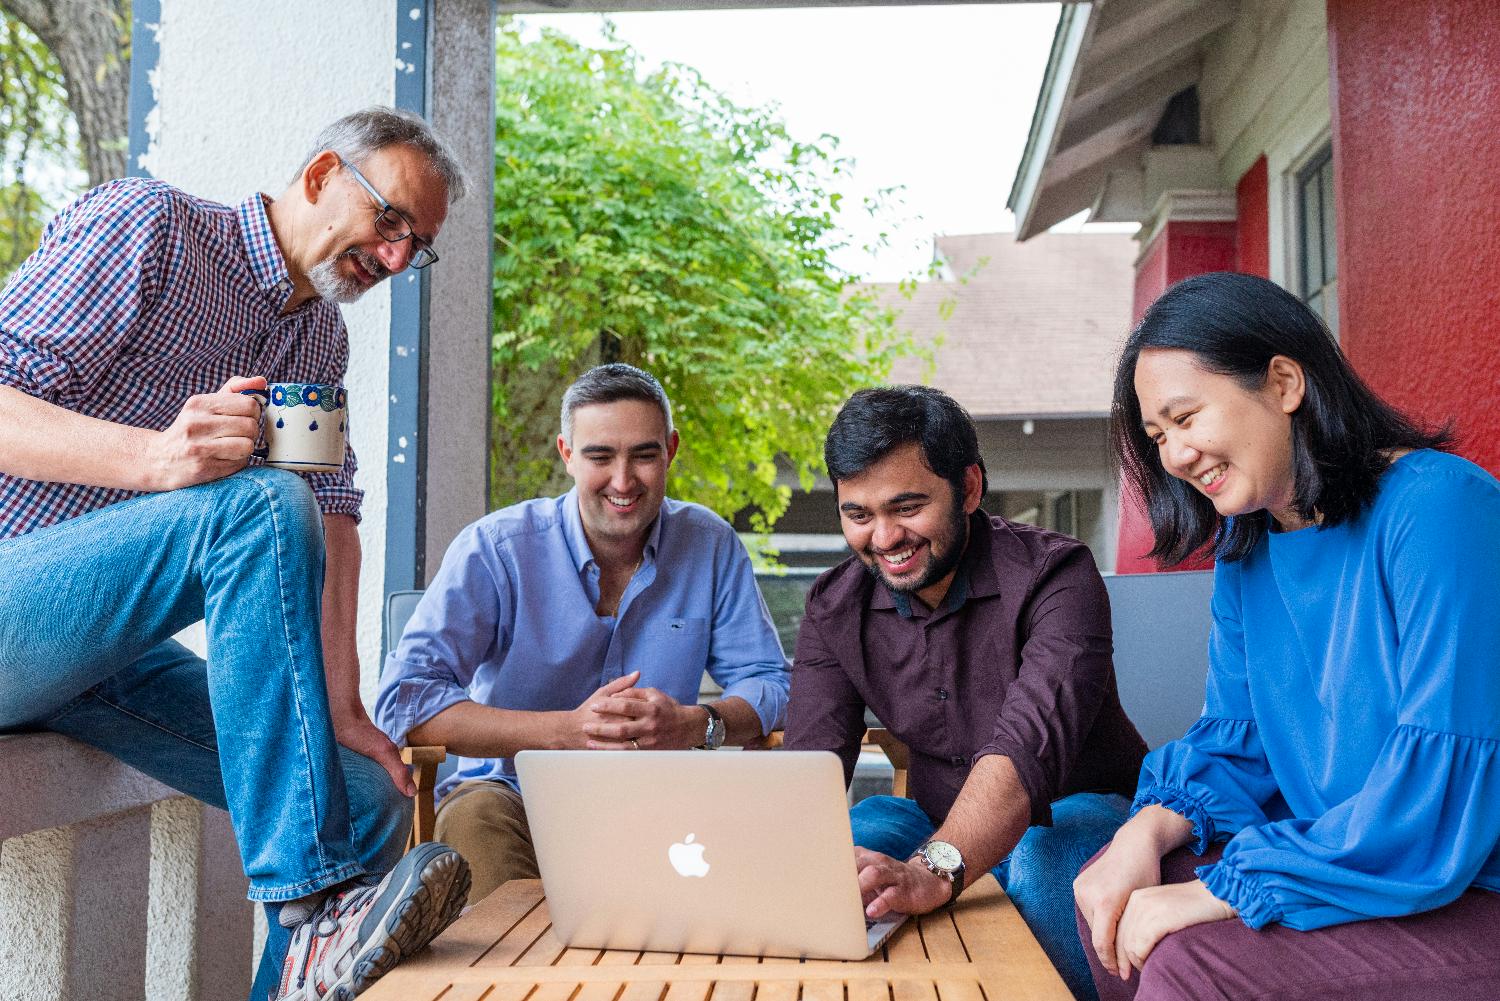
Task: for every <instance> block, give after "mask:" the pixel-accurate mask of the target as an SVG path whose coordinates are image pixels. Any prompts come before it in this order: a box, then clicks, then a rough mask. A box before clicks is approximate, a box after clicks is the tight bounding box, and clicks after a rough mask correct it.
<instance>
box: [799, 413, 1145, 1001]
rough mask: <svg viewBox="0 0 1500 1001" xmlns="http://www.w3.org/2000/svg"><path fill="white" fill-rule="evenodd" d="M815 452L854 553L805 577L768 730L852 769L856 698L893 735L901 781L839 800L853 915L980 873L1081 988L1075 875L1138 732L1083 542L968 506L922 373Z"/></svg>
mask: <svg viewBox="0 0 1500 1001" xmlns="http://www.w3.org/2000/svg"><path fill="white" fill-rule="evenodd" d="M824 459H825V461H826V463H827V466H828V474H829V477H830V478H831V479H832V480H833V483H834V489H835V492H836V496H837V499H838V504H839V519H840V522H841V524H842V526H843V530H844V538H845V540H846V541H847V542H848V543H849V548H850V549H852V550H853V551H854V557H853V558H851V559H849V560H846V561H845V562H843V563H841V564H840V565H839V566H837V567H834V568H833V569H832V570H830V571H828V572H827V573H826V574H824V575H823V576H822V577H820V578H819V579H818V581H817V583H816V584H814V585H813V589H812V591H811V593H810V594H809V595H808V599H807V614H806V616H805V618H804V619H803V621H802V627H801V632H800V634H799V635H798V638H797V653H796V659H795V662H794V664H793V669H792V697H791V704H790V706H789V708H788V714H787V727H786V746H787V747H789V748H794V749H799V750H812V749H819V750H831V751H834V752H836V753H837V754H838V755H839V756H840V757H841V758H843V761H844V774H845V778H846V779H848V778H850V777H852V775H853V771H854V762H855V759H856V757H857V755H858V753H859V745H860V741H861V737H862V735H863V733H864V730H865V710H866V709H867V708H868V709H869V710H871V711H873V712H874V714H875V716H876V717H877V718H878V719H879V720H880V722H881V723H882V725H884V726H885V727H887V728H888V729H890V730H891V731H892V732H893V733H894V734H895V735H896V736H897V737H899V738H900V739H901V740H902V741H904V742H905V743H906V745H907V746H908V747H909V748H910V750H911V763H910V775H909V788H910V792H911V796H912V799H898V798H895V797H891V796H877V797H873V798H871V799H867V800H864V801H863V802H861V803H859V804H858V805H856V806H855V807H854V809H853V810H852V811H851V813H850V820H851V823H852V825H853V828H854V839H855V843H856V844H857V845H859V846H861V847H860V848H859V849H858V850H857V854H858V862H859V869H860V877H859V878H860V886H861V888H862V889H863V891H864V893H865V898H866V902H867V904H868V913H869V915H870V916H871V917H879V916H880V915H881V914H884V913H885V912H886V911H888V910H896V911H904V912H906V913H917V914H921V913H925V912H927V911H931V910H934V909H936V908H938V907H941V906H943V905H945V904H947V903H949V902H950V901H951V900H953V899H955V898H956V897H957V896H958V894H959V893H960V892H961V891H962V890H963V888H964V886H965V885H966V884H967V883H969V882H972V881H973V880H975V879H977V878H979V877H980V876H982V875H983V874H984V873H985V872H986V871H987V870H990V869H993V870H994V873H995V876H996V878H997V879H998V880H999V881H1000V883H1001V885H1002V886H1004V887H1005V889H1006V891H1007V892H1008V893H1009V894H1010V896H1011V899H1012V900H1014V901H1015V903H1016V907H1017V909H1018V910H1019V911H1020V912H1021V915H1022V917H1024V918H1025V919H1026V921H1027V923H1028V924H1029V925H1030V927H1031V929H1032V931H1033V932H1034V933H1035V934H1036V936H1037V938H1038V940H1039V941H1040V942H1041V944H1042V948H1043V949H1044V950H1045V951H1046V953H1047V955H1048V957H1049V958H1050V959H1051V960H1052V962H1053V964H1054V965H1055V966H1057V967H1058V971H1059V972H1060V973H1061V974H1062V975H1063V979H1064V980H1065V981H1066V982H1067V984H1068V986H1069V987H1070V988H1071V989H1072V990H1073V992H1074V993H1075V994H1076V995H1078V996H1079V997H1085V998H1088V997H1093V996H1094V988H1093V982H1092V980H1091V979H1090V977H1089V972H1088V965H1087V962H1086V960H1085V959H1084V955H1083V950H1082V948H1081V946H1080V945H1079V942H1078V935H1077V931H1076V928H1075V926H1074V920H1073V896H1072V882H1073V877H1074V876H1076V875H1077V873H1078V870H1079V868H1080V867H1081V866H1082V864H1083V863H1084V862H1085V861H1087V860H1088V858H1089V857H1090V856H1091V855H1093V854H1094V853H1095V852H1096V851H1098V850H1099V849H1100V848H1101V847H1103V846H1104V844H1105V843H1106V842H1108V841H1109V839H1110V837H1111V836H1113V834H1114V831H1115V829H1116V828H1118V827H1119V826H1120V824H1121V823H1122V822H1123V821H1124V819H1125V813H1126V809H1127V807H1128V802H1129V801H1128V800H1127V799H1126V796H1128V795H1129V794H1130V793H1132V792H1133V791H1134V789H1135V781H1136V774H1137V772H1138V771H1139V770H1140V764H1141V757H1142V755H1143V754H1144V753H1145V750H1146V747H1145V743H1144V742H1143V741H1142V740H1141V737H1140V734H1138V733H1137V732H1136V729H1135V727H1134V726H1133V725H1132V724H1131V722H1130V720H1129V718H1127V717H1126V715H1125V712H1124V710H1123V709H1122V708H1121V706H1120V699H1119V694H1118V692H1117V690H1116V687H1115V676H1114V667H1113V664H1112V663H1111V660H1110V654H1111V642H1110V622H1109V598H1108V596H1107V594H1106V593H1105V590H1104V582H1103V580H1101V579H1100V577H1099V571H1098V570H1097V569H1096V568H1095V566H1094V561H1093V558H1092V557H1091V556H1090V555H1089V551H1088V549H1087V548H1086V547H1085V546H1084V545H1083V544H1082V543H1081V542H1079V541H1077V540H1076V539H1072V538H1069V537H1067V536H1064V535H1059V534H1057V533H1055V532H1048V531H1044V530H1042V529H1039V528H1034V527H1032V526H1029V525H1021V524H1016V523H1014V522H1009V521H1006V520H1005V519H1004V518H998V517H991V516H990V515H987V514H985V513H984V512H983V511H981V510H980V509H979V503H980V500H981V499H982V498H983V496H984V493H985V490H986V488H987V486H988V482H987V478H986V475H985V469H984V461H983V460H982V459H981V457H980V454H979V442H978V437H977V435H976V433H975V430H974V423H973V421H972V420H970V418H969V415H968V414H967V413H966V412H965V411H964V409H963V408H962V407H960V406H959V405H958V404H957V403H956V402H955V401H954V400H952V399H951V398H950V397H948V396H946V395H944V394H943V393H941V392H939V391H938V390H935V389H930V388H926V387H921V386H900V387H895V388H888V389H866V390H861V391H860V392H858V393H855V394H854V396H852V397H851V398H850V399H849V401H848V402H847V403H845V404H844V406H843V408H842V409H841V410H840V411H839V414H838V416H837V417H836V418H835V419H834V422H833V426H832V427H831V428H830V429H829V432H828V439H827V442H826V444H825V446H824Z"/></svg>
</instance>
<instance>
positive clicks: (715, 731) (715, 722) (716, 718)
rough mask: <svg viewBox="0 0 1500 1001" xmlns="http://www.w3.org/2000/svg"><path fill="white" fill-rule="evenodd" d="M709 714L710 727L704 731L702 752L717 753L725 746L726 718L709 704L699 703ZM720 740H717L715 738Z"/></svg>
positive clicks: (700, 747) (700, 745)
mask: <svg viewBox="0 0 1500 1001" xmlns="http://www.w3.org/2000/svg"><path fill="white" fill-rule="evenodd" d="M699 705H701V706H703V708H704V709H705V710H707V712H708V725H707V727H705V729H704V731H703V743H701V744H699V745H698V747H699V749H700V750H707V751H716V750H718V749H719V748H720V747H722V746H723V744H724V732H725V726H724V717H723V716H721V715H719V710H717V709H715V708H714V707H713V706H711V705H709V704H708V703H707V702H702V703H699ZM715 737H717V738H718V739H717V740H715V739H714V738H715Z"/></svg>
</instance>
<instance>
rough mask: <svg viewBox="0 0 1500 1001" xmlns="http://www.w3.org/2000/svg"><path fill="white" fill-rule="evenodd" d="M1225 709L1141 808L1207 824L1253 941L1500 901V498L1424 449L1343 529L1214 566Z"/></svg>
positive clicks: (1206, 876) (1493, 488) (1486, 479)
mask: <svg viewBox="0 0 1500 1001" xmlns="http://www.w3.org/2000/svg"><path fill="white" fill-rule="evenodd" d="M1213 619H1214V623H1213V633H1212V638H1211V640H1210V649H1209V678H1208V698H1207V702H1206V704H1205V707H1204V712H1203V718H1202V719H1200V720H1199V721H1198V722H1197V723H1196V724H1195V725H1194V726H1193V728H1192V729H1191V730H1189V731H1188V733H1187V735H1186V736H1185V737H1183V738H1182V739H1181V740H1178V741H1173V742H1172V743H1169V744H1167V745H1165V746H1163V747H1161V748H1159V749H1157V750H1156V751H1154V752H1152V754H1150V755H1149V756H1148V757H1147V759H1146V762H1145V765H1144V767H1143V768H1142V772H1141V783H1140V787H1139V789H1138V792H1137V794H1136V800H1135V809H1137V810H1139V809H1140V808H1141V807H1143V806H1145V805H1147V804H1151V803H1160V804H1162V805H1163V806H1166V807H1167V808H1169V809H1171V810H1174V811H1176V812H1177V813H1180V814H1182V815H1183V816H1184V817H1186V818H1187V819H1189V820H1190V821H1192V824H1193V833H1194V836H1195V839H1196V850H1197V851H1198V852H1199V853H1202V852H1203V851H1204V850H1205V849H1206V848H1207V846H1208V845H1209V844H1210V843H1211V842H1213V841H1216V840H1220V839H1223V838H1228V839H1229V843H1228V844H1227V845H1226V846H1225V849H1224V854H1223V858H1222V860H1221V861H1220V862H1218V863H1216V864H1214V865H1211V866H1203V867H1201V868H1200V869H1199V870H1198V875H1199V877H1200V878H1201V879H1203V881H1204V882H1205V884H1207V886H1208V889H1209V890H1210V891H1211V892H1212V893H1213V894H1214V895H1215V896H1216V897H1218V898H1220V899H1221V900H1224V901H1226V902H1228V903H1229V904H1231V905H1232V906H1234V907H1235V908H1236V909H1238V911H1239V912H1240V916H1241V917H1242V918H1243V920H1244V921H1245V923H1246V924H1248V925H1249V926H1250V927H1252V928H1259V927H1261V926H1263V925H1266V924H1269V923H1273V922H1280V923H1282V924H1284V925H1286V926H1287V927H1290V928H1296V929H1300V930H1304V931H1305V930H1311V929H1314V928H1322V927H1326V926H1328V925H1335V924H1341V923H1343V922H1347V921H1357V920H1361V919H1364V918H1373V917H1393V916H1399V915H1404V914H1413V913H1417V912H1420V911H1425V910H1430V909H1432V908H1435V907H1440V906H1442V905H1443V904H1446V903H1449V902H1450V901H1453V900H1455V899H1456V898H1457V897H1458V896H1459V895H1460V894H1461V893H1463V892H1464V891H1465V890H1467V889H1468V888H1469V887H1471V886H1475V887H1481V888H1484V889H1487V890H1496V891H1500V483H1497V482H1496V481H1495V479H1494V477H1492V476H1490V475H1489V474H1488V473H1486V472H1485V471H1484V470H1482V469H1480V468H1479V467H1478V466H1475V465H1473V464H1472V463H1470V462H1467V461H1465V460H1463V459H1460V458H1458V457H1456V456H1452V455H1447V454H1443V453H1439V452H1433V451H1426V450H1424V451H1417V452H1412V453H1410V454H1408V455H1405V456H1403V457H1402V458H1400V459H1398V460H1397V461H1396V462H1394V463H1393V464H1392V465H1391V466H1390V468H1388V469H1387V470H1386V472H1385V473H1384V474H1383V475H1382V476H1381V478H1380V486H1379V493H1378V495H1377V497H1376V499H1375V501H1374V503H1373V504H1372V506H1371V507H1370V508H1368V509H1367V510H1366V511H1365V512H1364V513H1363V514H1361V515H1360V516H1359V517H1357V518H1355V519H1354V520H1353V521H1351V522H1348V523H1345V524H1343V525H1340V526H1337V527H1335V528H1327V529H1325V528H1317V527H1313V528H1306V529H1302V530H1301V531H1295V532H1285V533H1269V534H1268V535H1267V537H1266V538H1265V539H1264V540H1263V541H1262V542H1261V544H1260V545H1259V546H1257V547H1256V548H1255V550H1254V551H1253V552H1251V553H1250V555H1249V556H1247V557H1246V558H1245V559H1243V560H1241V561H1239V562H1235V563H1225V562H1220V563H1219V565H1218V567H1217V569H1216V570H1215V578H1214V596H1213Z"/></svg>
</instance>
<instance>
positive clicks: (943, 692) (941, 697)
mask: <svg viewBox="0 0 1500 1001" xmlns="http://www.w3.org/2000/svg"><path fill="white" fill-rule="evenodd" d="M937 697H938V701H939V702H947V701H948V689H946V688H939V689H938V690H937Z"/></svg>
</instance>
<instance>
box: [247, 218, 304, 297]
mask: <svg viewBox="0 0 1500 1001" xmlns="http://www.w3.org/2000/svg"><path fill="white" fill-rule="evenodd" d="M238 215H239V220H240V239H241V240H242V241H243V242H244V245H245V256H246V257H247V258H248V259H249V261H250V274H251V276H252V277H253V278H254V279H255V286H256V288H258V289H260V290H261V291H262V292H265V293H267V294H268V295H273V296H275V297H276V299H277V305H278V306H280V305H283V304H285V303H286V301H287V299H289V298H291V295H292V278H291V273H290V272H289V271H287V267H286V259H285V258H284V257H282V256H281V248H280V247H278V246H276V235H275V233H273V232H272V230H271V218H270V216H269V215H267V214H266V196H265V195H262V194H260V193H259V192H257V193H256V194H253V195H251V196H250V197H249V198H246V199H245V200H244V201H242V202H240V204H239V209H238Z"/></svg>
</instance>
